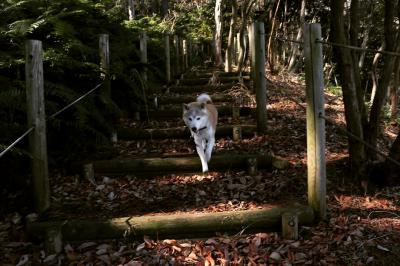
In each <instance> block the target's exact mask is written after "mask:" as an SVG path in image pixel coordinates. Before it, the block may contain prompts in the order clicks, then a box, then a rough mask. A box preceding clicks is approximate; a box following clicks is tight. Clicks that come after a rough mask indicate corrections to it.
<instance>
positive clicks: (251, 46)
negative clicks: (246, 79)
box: [245, 21, 257, 82]
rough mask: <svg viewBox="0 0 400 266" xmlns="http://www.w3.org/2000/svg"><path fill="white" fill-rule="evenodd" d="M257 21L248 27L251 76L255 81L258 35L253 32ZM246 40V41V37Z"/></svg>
mask: <svg viewBox="0 0 400 266" xmlns="http://www.w3.org/2000/svg"><path fill="white" fill-rule="evenodd" d="M256 22H257V21H255V22H253V23H252V24H251V25H249V26H248V27H247V36H248V38H249V47H248V51H249V55H250V56H249V57H250V70H251V71H250V78H251V79H252V80H253V82H255V76H254V72H255V65H254V64H255V59H254V58H255V57H256V54H255V52H256V49H255V46H256V44H255V42H256V36H254V34H253V32H254V28H255V27H256V25H255V23H256ZM245 42H246V38H245Z"/></svg>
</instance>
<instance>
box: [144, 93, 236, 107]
mask: <svg viewBox="0 0 400 266" xmlns="http://www.w3.org/2000/svg"><path fill="white" fill-rule="evenodd" d="M197 95H198V94H196V95H190V94H189V95H188V94H178V95H161V96H156V97H153V98H151V99H150V100H149V102H154V101H155V100H154V99H155V98H157V100H156V101H157V104H158V105H162V104H179V103H181V104H182V103H190V102H193V101H195V100H196V97H197ZM210 97H211V99H212V101H213V103H217V102H233V101H234V100H235V98H234V97H233V96H230V95H228V94H211V95H210Z"/></svg>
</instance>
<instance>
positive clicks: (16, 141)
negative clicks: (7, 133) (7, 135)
mask: <svg viewBox="0 0 400 266" xmlns="http://www.w3.org/2000/svg"><path fill="white" fill-rule="evenodd" d="M34 129H35V127H33V126H32V127H30V128H29V129H28V130H26V131H25V132H24V134H22V135H21V136H20V137H19V138H17V139H16V140H15V141H14V142H13V143H11V144H10V145H9V146H8V147H7V148H5V149H4V150H3V151H2V152H1V153H0V158H1V157H3V155H4V154H6V153H7V152H8V151H9V150H11V149H12V148H13V147H14V146H15V145H17V144H18V142H20V141H21V140H22V139H23V138H24V137H25V136H26V135H28V134H29V133H31V131H32V130H34Z"/></svg>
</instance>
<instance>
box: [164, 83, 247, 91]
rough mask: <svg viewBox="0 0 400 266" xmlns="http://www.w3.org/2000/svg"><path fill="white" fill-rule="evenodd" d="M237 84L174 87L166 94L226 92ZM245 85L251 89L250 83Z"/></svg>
mask: <svg viewBox="0 0 400 266" xmlns="http://www.w3.org/2000/svg"><path fill="white" fill-rule="evenodd" d="M235 84H236V83H234V82H233V83H232V84H221V85H215V86H212V85H198V86H188V85H172V86H170V87H168V88H167V89H166V93H202V92H206V93H209V94H210V93H212V92H223V91H225V90H229V89H232V88H233V87H234V86H235ZM245 85H246V86H247V87H248V88H250V83H248V82H245Z"/></svg>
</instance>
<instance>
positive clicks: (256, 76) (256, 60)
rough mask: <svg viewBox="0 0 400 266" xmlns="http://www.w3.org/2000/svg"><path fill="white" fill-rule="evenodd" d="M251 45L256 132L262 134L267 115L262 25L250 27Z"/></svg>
mask: <svg viewBox="0 0 400 266" xmlns="http://www.w3.org/2000/svg"><path fill="white" fill-rule="evenodd" d="M251 27H252V29H251V35H250V36H252V38H251V39H252V43H253V44H252V45H250V47H251V48H250V52H251V55H252V58H251V60H252V66H253V67H252V74H253V75H252V76H253V81H254V89H255V91H256V102H257V131H258V132H259V133H262V132H264V131H265V129H266V127H267V126H266V122H267V121H266V120H267V119H266V113H267V108H266V104H267V88H266V86H267V83H266V80H265V32H264V23H263V22H261V21H255V22H253V24H252V25H251Z"/></svg>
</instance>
